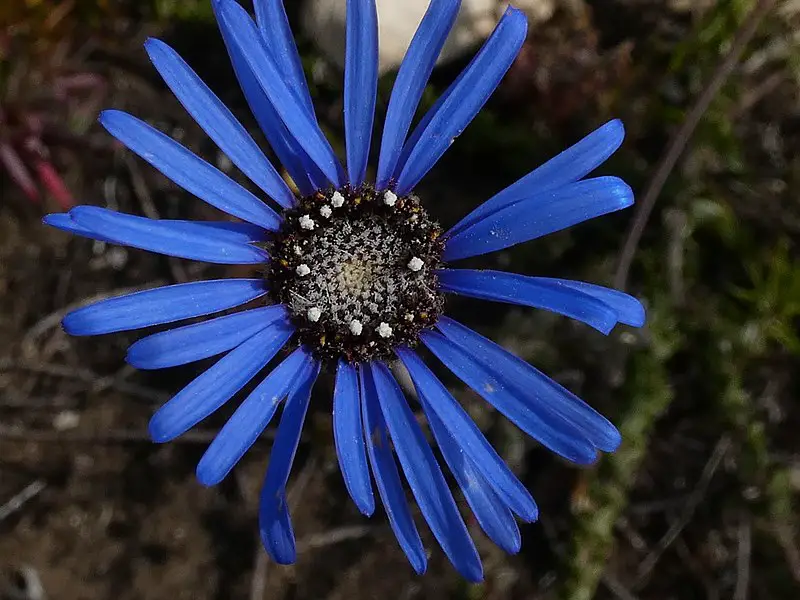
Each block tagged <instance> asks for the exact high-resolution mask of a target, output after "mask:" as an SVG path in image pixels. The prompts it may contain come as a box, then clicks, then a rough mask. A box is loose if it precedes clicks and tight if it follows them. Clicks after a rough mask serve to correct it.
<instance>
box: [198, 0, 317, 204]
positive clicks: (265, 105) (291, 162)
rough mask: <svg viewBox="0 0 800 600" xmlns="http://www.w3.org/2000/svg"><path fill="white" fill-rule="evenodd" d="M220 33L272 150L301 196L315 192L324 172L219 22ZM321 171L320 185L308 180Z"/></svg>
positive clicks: (216, 3)
mask: <svg viewBox="0 0 800 600" xmlns="http://www.w3.org/2000/svg"><path fill="white" fill-rule="evenodd" d="M211 5H212V8H213V9H214V13H215V14H217V15H218V13H219V0H212V4H211ZM220 33H221V34H222V38H223V40H224V42H225V47H226V48H227V49H228V55H229V57H230V59H231V64H232V65H233V70H234V72H235V73H236V78H237V79H238V81H239V86H240V87H241V88H242V92H243V93H244V95H245V98H246V99H247V104H248V105H249V106H250V110H251V111H252V113H253V115H254V116H255V118H256V121H258V125H259V127H261V130H262V131H263V132H264V135H266V136H267V139H268V140H269V143H270V145H271V146H272V149H273V150H274V151H275V154H277V155H278V159H279V160H280V162H281V164H282V165H283V167H284V168H285V169H286V171H287V172H288V173H289V175H290V176H291V178H292V180H293V181H294V183H295V185H296V186H297V189H298V190H299V191H300V194H301V195H302V196H309V195H311V194H313V193H314V191H315V190H316V189H318V188H319V187H324V186H325V185H327V180H325V178H324V175H322V173H321V172H320V171H319V169H317V168H316V166H314V167H313V169H309V168H307V163H311V159H309V158H308V157H307V156H304V154H305V153H304V152H303V151H302V149H301V148H300V147H299V146H298V145H297V143H296V142H295V141H294V138H292V136H291V134H290V133H289V130H288V129H286V126H285V125H284V124H283V121H281V119H280V117H279V116H278V113H277V112H275V108H274V107H273V106H272V103H271V102H270V100H269V98H267V95H266V94H265V93H264V90H262V89H261V86H260V85H258V81H256V78H255V75H253V71H252V70H251V69H250V65H248V64H247V61H246V60H245V59H244V57H243V56H242V54H241V51H240V50H239V48H238V47H237V46H236V45H235V44H234V43H233V42H232V41H231V39H230V35H229V32H228V30H227V29H226V28H225V27H222V26H221V25H220ZM312 172H313V173H319V176H320V181H319V183H318V184H312V181H311V180H310V179H309V178H310V177H311V174H312Z"/></svg>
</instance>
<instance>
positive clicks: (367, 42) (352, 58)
mask: <svg viewBox="0 0 800 600" xmlns="http://www.w3.org/2000/svg"><path fill="white" fill-rule="evenodd" d="M345 25H346V27H347V38H346V51H345V69H344V132H345V142H346V143H345V146H346V148H347V175H348V179H349V182H350V185H352V186H353V187H358V186H360V185H361V184H362V183H364V176H365V175H366V173H367V161H368V160H369V147H370V142H371V140H372V123H373V120H374V118H375V95H376V94H377V92H378V14H377V10H376V8H375V0H347V18H346V19H345Z"/></svg>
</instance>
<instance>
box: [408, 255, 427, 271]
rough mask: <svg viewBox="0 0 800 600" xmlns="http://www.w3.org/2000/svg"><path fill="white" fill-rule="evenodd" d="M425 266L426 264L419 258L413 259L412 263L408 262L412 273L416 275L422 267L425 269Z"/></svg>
mask: <svg viewBox="0 0 800 600" xmlns="http://www.w3.org/2000/svg"><path fill="white" fill-rule="evenodd" d="M424 266H425V263H424V262H422V259H420V258H419V257H417V256H415V257H413V258H412V259H411V260H410V261H408V268H409V269H411V270H412V271H414V272H415V273H416V272H417V271H421V270H422V267H424Z"/></svg>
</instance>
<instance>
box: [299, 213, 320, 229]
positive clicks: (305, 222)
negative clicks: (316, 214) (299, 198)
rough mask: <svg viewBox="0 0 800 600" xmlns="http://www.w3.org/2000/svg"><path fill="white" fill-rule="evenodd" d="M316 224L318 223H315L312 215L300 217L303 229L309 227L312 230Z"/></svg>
mask: <svg viewBox="0 0 800 600" xmlns="http://www.w3.org/2000/svg"><path fill="white" fill-rule="evenodd" d="M316 226H317V224H316V223H314V219H312V218H311V216H310V215H303V216H302V217H300V227H302V228H303V229H308V230H309V231H311V230H312V229H314V227H316Z"/></svg>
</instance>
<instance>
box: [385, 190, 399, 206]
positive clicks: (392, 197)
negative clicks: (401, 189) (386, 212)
mask: <svg viewBox="0 0 800 600" xmlns="http://www.w3.org/2000/svg"><path fill="white" fill-rule="evenodd" d="M383 203H384V204H385V205H386V206H394V205H395V204H396V203H397V194H395V193H394V192H393V191H392V190H386V193H385V194H383Z"/></svg>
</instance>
